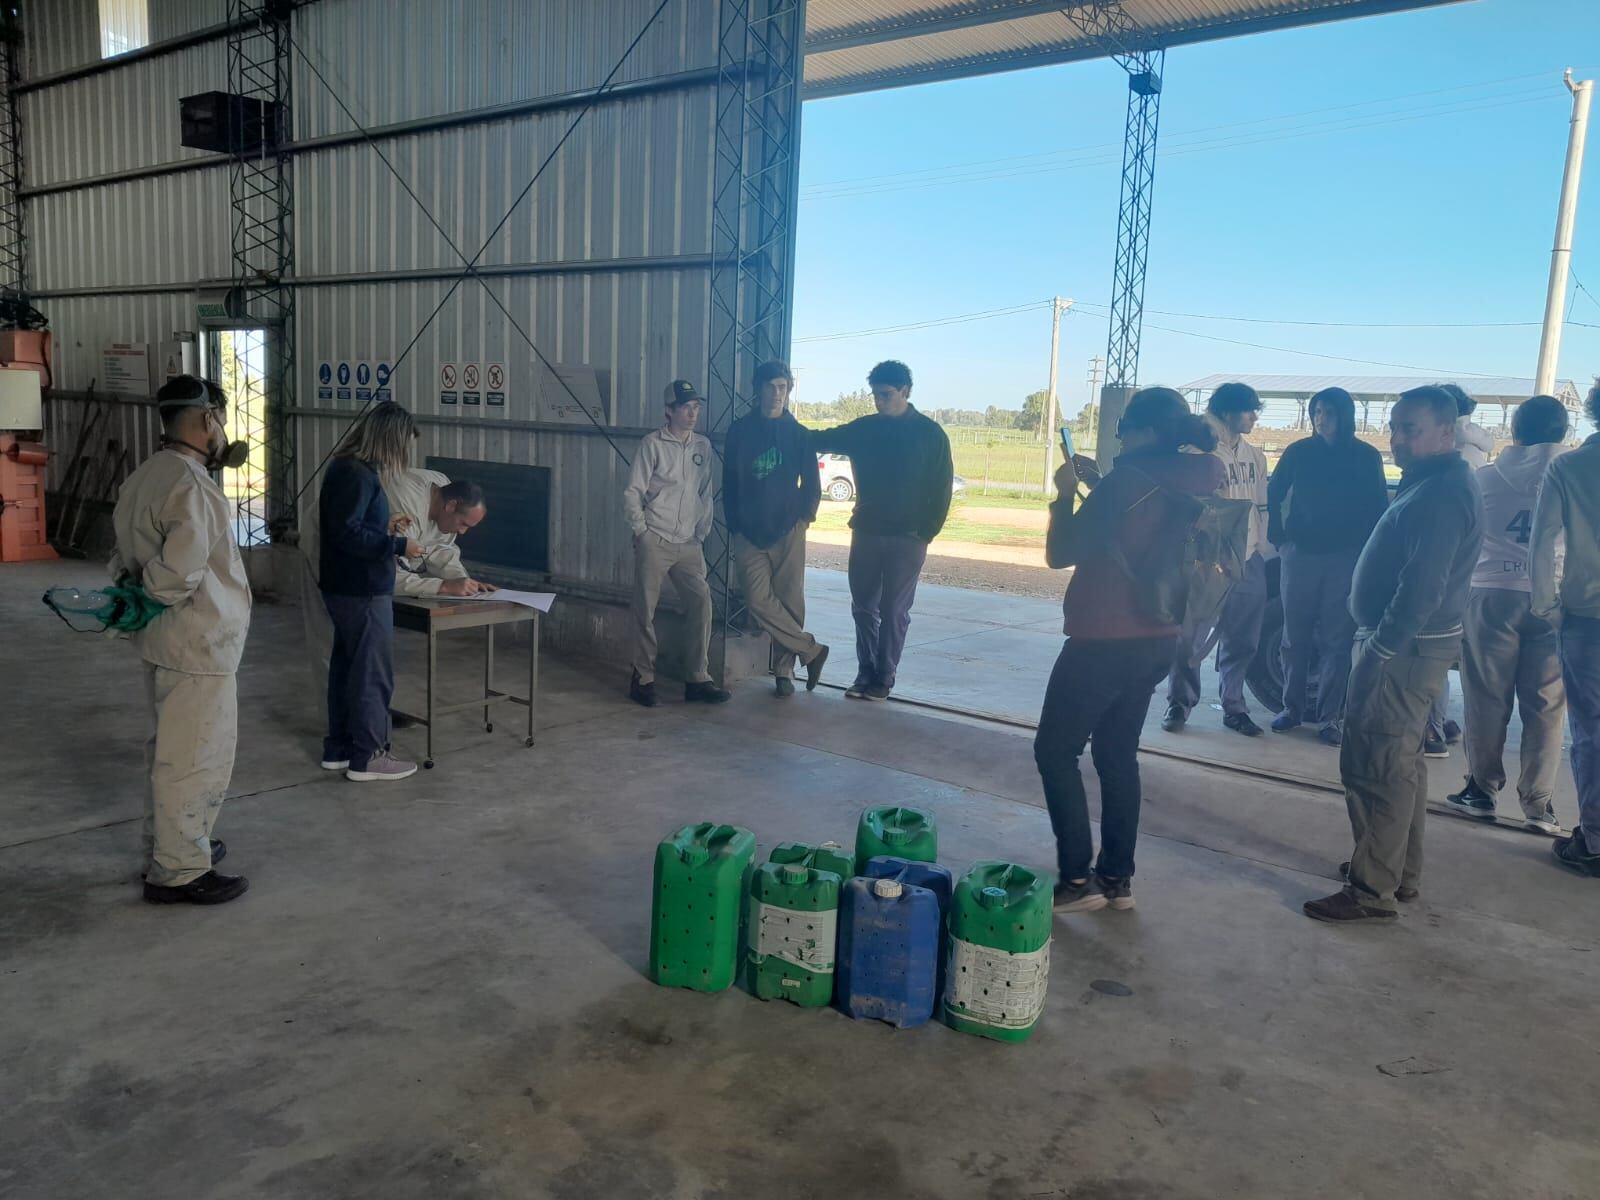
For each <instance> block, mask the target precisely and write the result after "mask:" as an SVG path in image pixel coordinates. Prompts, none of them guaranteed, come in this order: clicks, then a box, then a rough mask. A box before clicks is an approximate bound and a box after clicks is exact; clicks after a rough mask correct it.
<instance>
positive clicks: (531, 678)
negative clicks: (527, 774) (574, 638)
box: [525, 610, 539, 746]
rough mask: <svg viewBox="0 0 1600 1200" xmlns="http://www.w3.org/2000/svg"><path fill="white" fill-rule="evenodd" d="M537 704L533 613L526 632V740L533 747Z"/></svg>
mask: <svg viewBox="0 0 1600 1200" xmlns="http://www.w3.org/2000/svg"><path fill="white" fill-rule="evenodd" d="M538 704H539V613H538V610H535V611H534V614H533V623H532V626H531V627H530V629H529V631H528V740H527V742H526V743H525V744H526V745H529V746H531V745H533V714H534V710H535V709H536V708H537V707H538Z"/></svg>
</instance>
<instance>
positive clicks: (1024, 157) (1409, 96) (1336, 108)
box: [811, 67, 1588, 188]
mask: <svg viewBox="0 0 1600 1200" xmlns="http://www.w3.org/2000/svg"><path fill="white" fill-rule="evenodd" d="M1587 69H1588V68H1586V67H1585V68H1574V70H1587ZM1546 74H1547V73H1546V72H1544V71H1534V72H1529V73H1527V74H1524V75H1507V76H1502V77H1501V78H1498V79H1480V80H1478V81H1476V82H1474V83H1460V84H1455V85H1453V86H1451V87H1442V88H1427V89H1425V90H1423V91H1417V92H1403V93H1401V94H1400V95H1397V96H1376V97H1373V98H1372V99H1370V100H1357V101H1353V102H1351V103H1348V104H1334V105H1327V106H1324V107H1319V108H1309V109H1301V110H1300V111H1298V112H1291V113H1279V114H1277V115H1275V116H1270V117H1253V118H1251V119H1249V120H1244V121H1227V122H1223V123H1221V124H1217V125H1200V126H1196V127H1195V128H1193V129H1176V130H1171V131H1169V133H1168V136H1169V137H1189V136H1192V135H1194V134H1197V133H1213V132H1215V131H1217V130H1219V129H1236V128H1243V127H1245V126H1248V125H1262V124H1271V123H1272V122H1274V121H1290V120H1297V119H1299V118H1300V117H1313V116H1317V115H1319V114H1322V113H1331V112H1342V111H1347V110H1349V109H1353V108H1366V107H1369V106H1371V105H1374V104H1392V103H1394V102H1396V101H1401V100H1415V99H1418V98H1420V97H1423V96H1437V95H1442V94H1444V93H1446V92H1462V91H1474V90H1476V89H1478V88H1487V87H1497V86H1499V85H1500V84H1504V83H1520V82H1522V81H1523V80H1526V79H1542V78H1544V77H1545V75H1546ZM1374 115H1377V114H1374ZM1121 146H1122V143H1121V141H1116V142H1099V143H1094V144H1091V145H1087V146H1073V147H1064V148H1061V149H1056V150H1042V151H1037V152H1035V153H1032V154H1013V155H1007V156H1005V157H1001V158H987V159H974V160H970V161H967V162H960V163H947V164H945V165H943V166H937V167H924V168H921V169H920V170H914V171H909V172H897V173H896V174H895V175H858V176H854V177H846V178H844V179H827V180H819V181H818V182H817V183H815V184H813V185H811V186H812V187H817V188H830V187H839V186H845V185H849V184H859V183H871V182H877V181H879V180H886V179H899V178H906V177H908V176H914V175H924V174H929V173H935V172H943V171H958V170H967V169H969V168H973V167H982V166H993V165H998V164H1000V163H1011V162H1025V161H1030V160H1035V159H1046V158H1052V157H1055V156H1056V155H1060V154H1077V153H1079V152H1081V151H1085V150H1103V149H1120V148H1121Z"/></svg>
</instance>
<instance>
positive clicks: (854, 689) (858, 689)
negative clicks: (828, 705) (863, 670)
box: [844, 675, 872, 700]
mask: <svg viewBox="0 0 1600 1200" xmlns="http://www.w3.org/2000/svg"><path fill="white" fill-rule="evenodd" d="M871 686H872V680H870V679H863V678H861V676H859V675H857V676H856V681H855V682H854V683H852V684H851V685H850V686H849V687H847V688H845V690H844V698H845V699H846V700H865V699H866V698H867V689H868V688H869V687H871Z"/></svg>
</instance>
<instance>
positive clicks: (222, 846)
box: [139, 838, 228, 883]
mask: <svg viewBox="0 0 1600 1200" xmlns="http://www.w3.org/2000/svg"><path fill="white" fill-rule="evenodd" d="M227 857H228V843H227V842H225V841H223V840H222V839H221V838H212V839H211V865H212V866H213V867H215V866H216V865H217V864H218V863H219V862H221V861H222V860H223V859H225V858H227ZM145 878H146V877H145V876H143V875H141V876H139V882H141V883H143V882H144V880H145Z"/></svg>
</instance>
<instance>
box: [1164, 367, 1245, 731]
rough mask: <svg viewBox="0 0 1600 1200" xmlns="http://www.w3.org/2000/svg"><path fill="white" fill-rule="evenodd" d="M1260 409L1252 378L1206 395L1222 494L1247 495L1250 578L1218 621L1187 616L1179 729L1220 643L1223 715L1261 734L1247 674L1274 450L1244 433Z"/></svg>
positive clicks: (1174, 682) (1172, 701)
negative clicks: (1247, 692)
mask: <svg viewBox="0 0 1600 1200" xmlns="http://www.w3.org/2000/svg"><path fill="white" fill-rule="evenodd" d="M1260 414H1261V397H1259V396H1257V395H1256V390H1255V389H1254V388H1253V387H1251V386H1250V385H1249V384H1247V383H1225V384H1223V385H1222V386H1221V387H1219V388H1218V389H1217V390H1216V391H1214V392H1212V393H1211V399H1210V400H1209V401H1208V402H1207V403H1206V421H1207V422H1208V423H1209V424H1210V425H1211V428H1212V430H1213V431H1214V432H1215V433H1216V435H1217V448H1216V449H1215V450H1214V451H1212V453H1213V454H1215V455H1216V456H1217V457H1218V458H1220V459H1221V460H1222V465H1223V468H1224V469H1225V470H1226V471H1227V475H1228V481H1227V483H1225V484H1224V485H1223V486H1222V489H1221V490H1220V491H1218V493H1217V495H1219V496H1221V497H1222V498H1224V499H1227V500H1248V501H1250V503H1251V504H1252V505H1254V507H1253V508H1252V510H1251V512H1250V534H1249V540H1248V542H1247V543H1246V548H1245V558H1246V561H1245V574H1244V578H1243V579H1241V580H1239V582H1237V583H1235V584H1234V585H1233V587H1231V588H1230V589H1228V595H1227V598H1226V599H1225V600H1224V601H1223V602H1222V608H1221V610H1220V611H1219V612H1218V613H1217V616H1216V620H1215V622H1213V623H1206V624H1199V625H1196V624H1191V623H1188V622H1185V624H1184V627H1183V632H1182V633H1180V634H1179V635H1178V649H1177V653H1176V656H1175V658H1174V659H1173V663H1172V673H1171V675H1170V676H1169V677H1168V679H1167V712H1166V715H1165V716H1164V717H1163V718H1162V721H1161V727H1162V728H1163V729H1165V730H1166V731H1167V732H1168V733H1176V732H1177V731H1178V730H1180V729H1182V728H1183V727H1184V725H1185V724H1187V723H1188V720H1189V711H1190V710H1191V709H1193V708H1194V706H1195V705H1196V704H1198V703H1200V664H1201V663H1202V662H1204V661H1205V659H1206V656H1207V655H1208V654H1210V653H1211V648H1212V647H1213V646H1215V647H1217V674H1218V675H1219V676H1220V677H1221V680H1220V682H1221V691H1222V713H1223V716H1222V723H1223V724H1224V725H1226V726H1227V727H1228V728H1229V729H1231V730H1233V731H1234V732H1235V733H1242V734H1244V735H1245V736H1246V737H1260V736H1261V726H1259V725H1257V724H1256V723H1255V722H1254V721H1253V720H1251V718H1250V710H1249V707H1248V706H1247V705H1246V704H1245V700H1244V677H1245V672H1246V671H1248V670H1249V669H1250V662H1251V660H1252V659H1254V658H1255V655H1256V647H1257V646H1258V645H1260V643H1261V622H1262V619H1263V618H1264V617H1265V616H1266V612H1267V555H1268V554H1269V553H1270V550H1269V549H1268V541H1267V456H1266V455H1265V454H1263V453H1262V451H1261V449H1260V447H1258V446H1252V445H1251V444H1250V443H1249V442H1247V441H1245V438H1244V435H1245V434H1247V433H1249V432H1250V431H1251V430H1252V429H1254V428H1255V425H1256V420H1257V418H1258V417H1259V416H1260Z"/></svg>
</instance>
